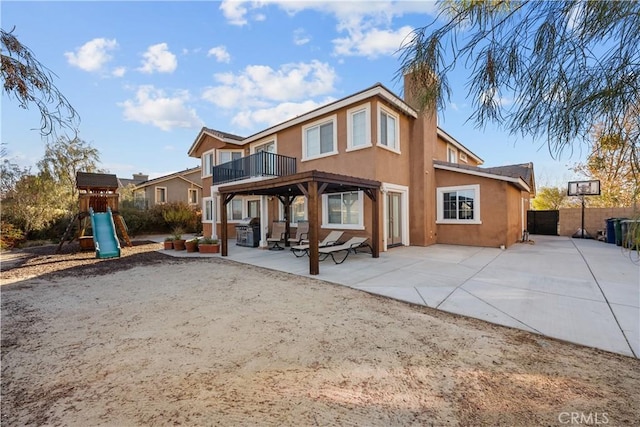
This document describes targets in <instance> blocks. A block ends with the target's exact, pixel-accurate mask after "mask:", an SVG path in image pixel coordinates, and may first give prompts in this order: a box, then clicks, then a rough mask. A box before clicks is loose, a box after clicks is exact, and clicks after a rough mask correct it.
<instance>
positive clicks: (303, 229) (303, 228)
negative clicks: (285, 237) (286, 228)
mask: <svg viewBox="0 0 640 427" xmlns="http://www.w3.org/2000/svg"><path fill="white" fill-rule="evenodd" d="M308 237H309V223H308V222H307V221H300V222H298V228H297V229H296V235H295V236H293V237H290V238H289V243H290V244H295V245H299V244H301V243H302V240H304V239H306V238H308Z"/></svg>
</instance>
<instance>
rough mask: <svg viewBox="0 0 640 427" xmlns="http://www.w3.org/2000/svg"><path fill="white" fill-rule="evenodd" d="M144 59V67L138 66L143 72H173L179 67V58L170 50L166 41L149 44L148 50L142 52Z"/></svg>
mask: <svg viewBox="0 0 640 427" xmlns="http://www.w3.org/2000/svg"><path fill="white" fill-rule="evenodd" d="M142 57H143V58H144V60H143V61H142V67H140V68H138V70H139V71H141V72H143V73H148V74H150V73H153V72H154V71H157V72H159V73H173V72H174V71H175V69H176V68H177V67H178V60H177V58H176V56H175V55H174V54H173V53H171V51H169V46H168V45H167V44H166V43H158V44H154V45H152V46H149V48H148V49H147V51H146V52H145V53H143V54H142Z"/></svg>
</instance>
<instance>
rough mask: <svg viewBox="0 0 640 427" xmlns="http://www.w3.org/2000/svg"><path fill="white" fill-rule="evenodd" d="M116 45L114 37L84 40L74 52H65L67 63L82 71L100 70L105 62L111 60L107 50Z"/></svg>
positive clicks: (109, 50) (112, 48)
mask: <svg viewBox="0 0 640 427" xmlns="http://www.w3.org/2000/svg"><path fill="white" fill-rule="evenodd" d="M117 47H118V42H117V41H116V40H115V39H111V40H108V39H105V38H97V39H93V40H91V41H88V42H86V43H85V44H83V45H82V46H80V47H79V48H77V49H76V51H75V52H65V53H64V56H65V57H66V58H67V61H68V62H69V64H71V65H73V66H76V67H78V68H80V69H81V70H84V71H100V70H101V69H102V68H103V67H104V65H105V64H106V63H108V62H109V61H111V59H112V56H111V55H110V54H109V52H111V51H113V50H115V49H116V48H117Z"/></svg>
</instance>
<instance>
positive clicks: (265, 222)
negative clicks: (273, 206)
mask: <svg viewBox="0 0 640 427" xmlns="http://www.w3.org/2000/svg"><path fill="white" fill-rule="evenodd" d="M268 203H269V198H268V197H267V196H260V247H261V248H263V249H266V248H268V247H269V244H268V243H267V233H268V232H269V205H268Z"/></svg>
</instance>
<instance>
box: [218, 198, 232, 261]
mask: <svg viewBox="0 0 640 427" xmlns="http://www.w3.org/2000/svg"><path fill="white" fill-rule="evenodd" d="M221 196H222V197H220V199H221V200H222V206H220V222H221V223H222V225H221V227H220V240H221V246H222V247H221V248H220V249H221V250H220V255H221V256H228V255H229V242H228V241H227V240H228V234H229V233H228V232H227V205H228V204H229V202H230V201H231V199H233V196H235V194H233V193H231V194H226V193H222V194H221ZM213 226H214V227H215V226H216V225H215V224H213Z"/></svg>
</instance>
